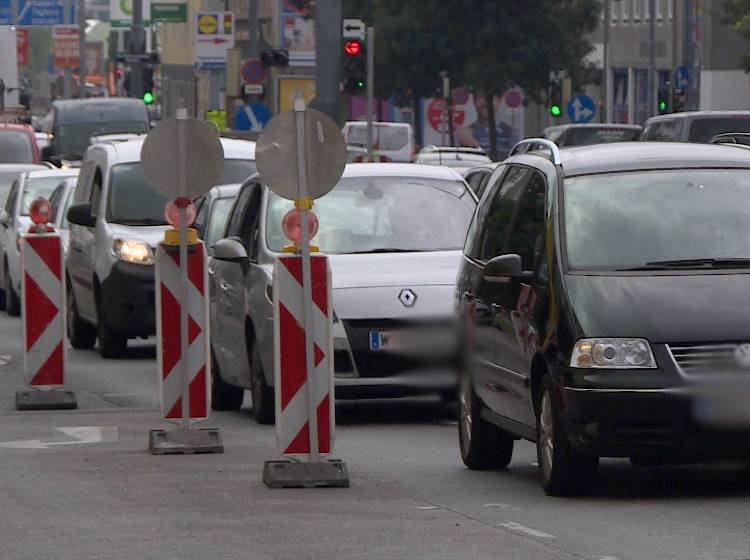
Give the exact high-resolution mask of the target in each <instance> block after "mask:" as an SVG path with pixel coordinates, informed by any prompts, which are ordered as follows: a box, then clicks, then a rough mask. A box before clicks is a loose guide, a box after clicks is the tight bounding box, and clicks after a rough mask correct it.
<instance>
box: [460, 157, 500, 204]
mask: <svg viewBox="0 0 750 560" xmlns="http://www.w3.org/2000/svg"><path fill="white" fill-rule="evenodd" d="M498 165H500V164H499V163H497V162H492V163H483V164H482V165H477V166H476V167H472V168H470V169H467V170H466V171H464V172H463V176H464V179H466V182H467V183H469V186H470V187H471V190H473V191H474V194H475V195H476V197H477V199H481V198H482V194H483V193H484V189H485V188H486V187H487V181H488V180H489V178H490V176H492V173H493V172H494V171H495V169H497V166H498Z"/></svg>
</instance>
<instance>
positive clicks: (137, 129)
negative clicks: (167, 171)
mask: <svg viewBox="0 0 750 560" xmlns="http://www.w3.org/2000/svg"><path fill="white" fill-rule="evenodd" d="M118 132H119V133H135V134H140V133H144V132H148V123H147V122H146V121H143V120H141V121H104V122H76V123H69V124H63V125H60V126H59V127H58V129H57V132H56V135H55V139H54V141H55V148H56V150H57V153H58V154H60V155H63V156H68V157H77V158H82V157H83V153H84V152H85V151H86V148H88V147H89V143H90V139H91V137H92V136H100V135H102V134H114V133H118Z"/></svg>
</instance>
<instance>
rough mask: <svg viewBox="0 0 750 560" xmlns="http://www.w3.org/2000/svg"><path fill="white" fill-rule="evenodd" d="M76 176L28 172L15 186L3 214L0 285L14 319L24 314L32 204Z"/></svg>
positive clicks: (70, 172)
mask: <svg viewBox="0 0 750 560" xmlns="http://www.w3.org/2000/svg"><path fill="white" fill-rule="evenodd" d="M77 174H78V171H77V170H74V169H69V170H65V171H63V170H59V169H57V170H52V169H45V170H43V171H28V172H26V173H21V174H20V175H19V176H18V178H17V179H16V180H15V181H14V182H13V186H12V187H11V189H10V193H9V194H8V198H7V200H6V202H5V208H4V210H2V211H1V212H0V237H1V238H2V258H0V279H2V280H0V282H1V285H2V288H3V289H4V290H5V295H6V308H5V310H6V311H7V312H8V315H10V316H11V317H18V316H19V315H20V314H21V298H20V294H21V236H22V235H23V234H24V233H26V232H27V231H28V229H29V226H30V225H31V218H30V217H29V208H30V206H31V203H32V202H33V200H34V199H35V198H38V197H43V198H49V197H50V195H51V194H52V192H53V191H54V190H55V188H56V187H57V186H58V185H59V184H60V183H62V182H63V181H64V180H65V179H67V178H69V177H75V176H76V175H77Z"/></svg>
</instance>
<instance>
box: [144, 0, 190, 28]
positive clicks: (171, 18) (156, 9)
mask: <svg viewBox="0 0 750 560" xmlns="http://www.w3.org/2000/svg"><path fill="white" fill-rule="evenodd" d="M151 21H163V22H168V23H185V22H187V3H186V2H152V3H151Z"/></svg>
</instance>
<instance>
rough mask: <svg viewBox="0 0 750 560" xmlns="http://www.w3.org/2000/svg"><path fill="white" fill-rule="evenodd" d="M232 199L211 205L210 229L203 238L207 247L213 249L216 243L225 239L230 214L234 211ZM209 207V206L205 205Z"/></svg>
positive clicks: (228, 198)
mask: <svg viewBox="0 0 750 560" xmlns="http://www.w3.org/2000/svg"><path fill="white" fill-rule="evenodd" d="M233 202H234V199H233V198H232V197H224V198H219V199H217V200H215V201H214V203H213V204H212V205H211V215H210V218H209V219H208V229H207V230H206V233H205V235H204V237H203V240H204V241H205V242H206V247H209V248H210V247H213V246H214V245H215V244H216V242H217V241H218V240H219V239H221V238H222V237H224V232H225V231H226V228H227V220H228V219H229V213H230V212H231V211H232V203H233ZM203 206H204V207H207V206H208V205H207V204H204V205H203Z"/></svg>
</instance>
